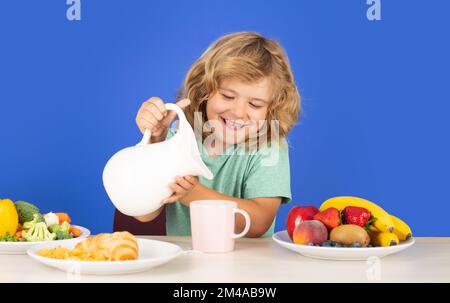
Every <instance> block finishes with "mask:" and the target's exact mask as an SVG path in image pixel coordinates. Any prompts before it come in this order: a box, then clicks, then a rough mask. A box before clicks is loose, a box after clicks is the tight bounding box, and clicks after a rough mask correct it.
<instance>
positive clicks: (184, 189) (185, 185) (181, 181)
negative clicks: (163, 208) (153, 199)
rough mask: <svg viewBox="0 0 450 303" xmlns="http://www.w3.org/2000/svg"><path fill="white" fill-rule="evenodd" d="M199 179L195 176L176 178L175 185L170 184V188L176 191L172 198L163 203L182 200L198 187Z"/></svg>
mask: <svg viewBox="0 0 450 303" xmlns="http://www.w3.org/2000/svg"><path fill="white" fill-rule="evenodd" d="M197 183H198V177H194V176H184V177H179V176H177V177H176V178H175V182H174V183H170V184H169V187H170V188H171V189H172V190H173V191H174V192H173V194H172V195H171V196H170V197H167V198H166V199H164V200H163V203H164V204H166V203H173V202H175V201H177V200H180V199H181V198H183V197H184V196H186V195H187V194H189V193H190V192H191V190H192V189H193V188H194V187H195V186H196V185H197Z"/></svg>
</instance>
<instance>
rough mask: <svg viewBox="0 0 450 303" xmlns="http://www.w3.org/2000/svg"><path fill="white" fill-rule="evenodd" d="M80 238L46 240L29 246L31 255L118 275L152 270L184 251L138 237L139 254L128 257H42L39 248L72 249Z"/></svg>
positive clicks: (70, 268)
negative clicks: (103, 258)
mask: <svg viewBox="0 0 450 303" xmlns="http://www.w3.org/2000/svg"><path fill="white" fill-rule="evenodd" d="M78 242H79V241H72V242H70V243H63V244H60V243H46V244H38V245H35V246H33V247H31V248H30V249H29V250H28V252H27V253H28V255H29V256H30V257H32V258H33V259H35V260H36V261H38V262H39V263H42V264H44V265H47V266H50V267H53V268H57V269H59V270H62V271H65V272H67V273H72V274H86V275H119V274H131V273H138V272H143V271H146V270H149V269H151V268H153V267H156V266H158V265H162V264H164V263H167V262H169V261H171V260H173V259H175V258H176V257H178V256H180V255H181V254H183V253H184V252H185V251H183V249H181V247H179V246H178V245H175V244H172V243H167V242H163V241H157V240H150V239H138V247H139V257H138V259H136V260H129V261H78V260H58V259H53V258H47V257H43V256H40V255H38V254H37V251H39V250H40V249H43V248H49V249H51V248H54V247H56V246H59V245H61V246H63V247H66V248H68V249H73V248H74V247H75V245H76V244H77V243H78Z"/></svg>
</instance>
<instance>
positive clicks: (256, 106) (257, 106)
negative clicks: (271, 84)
mask: <svg viewBox="0 0 450 303" xmlns="http://www.w3.org/2000/svg"><path fill="white" fill-rule="evenodd" d="M250 106H251V107H253V108H261V107H262V106H261V105H256V104H253V103H250Z"/></svg>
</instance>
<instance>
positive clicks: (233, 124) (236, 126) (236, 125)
mask: <svg viewBox="0 0 450 303" xmlns="http://www.w3.org/2000/svg"><path fill="white" fill-rule="evenodd" d="M219 118H220V121H221V122H222V123H223V124H224V125H225V126H226V128H228V129H231V130H233V131H239V130H241V129H244V128H245V127H246V126H249V125H250V122H240V121H239V122H238V121H235V120H228V119H225V118H222V117H219Z"/></svg>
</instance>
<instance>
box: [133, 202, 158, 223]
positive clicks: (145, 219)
mask: <svg viewBox="0 0 450 303" xmlns="http://www.w3.org/2000/svg"><path fill="white" fill-rule="evenodd" d="M164 207H165V205H163V206H161V207H160V208H158V209H157V210H155V211H154V212H152V213H149V214H148V215H144V216H137V217H134V218H135V219H136V220H138V221H141V222H150V221H153V220H154V219H155V218H156V217H158V216H159V214H160V213H161V212H162V210H163V209H164Z"/></svg>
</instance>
